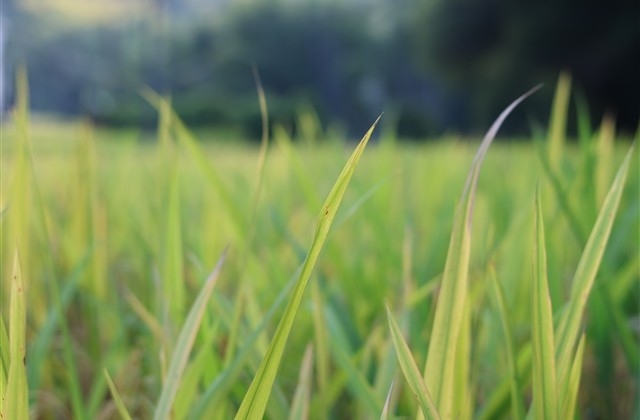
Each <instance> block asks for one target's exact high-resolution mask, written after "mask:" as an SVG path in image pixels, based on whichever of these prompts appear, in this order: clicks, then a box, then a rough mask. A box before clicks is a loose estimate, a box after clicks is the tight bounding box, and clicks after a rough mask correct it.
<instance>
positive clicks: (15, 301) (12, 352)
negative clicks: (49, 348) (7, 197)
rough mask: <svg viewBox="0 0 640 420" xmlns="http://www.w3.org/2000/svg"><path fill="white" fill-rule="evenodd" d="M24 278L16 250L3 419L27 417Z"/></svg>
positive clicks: (12, 279)
mask: <svg viewBox="0 0 640 420" xmlns="http://www.w3.org/2000/svg"><path fill="white" fill-rule="evenodd" d="M24 292H25V290H24V279H23V278H22V267H21V265H20V255H19V252H18V250H17V249H16V252H15V254H14V257H13V273H12V275H11V300H10V303H9V305H10V307H9V374H8V379H7V390H6V394H5V395H3V396H2V397H3V398H4V399H5V401H4V407H3V409H4V411H3V412H2V414H3V418H6V419H28V418H29V390H28V387H27V366H26V357H27V350H26V329H27V325H26V324H27V313H26V306H25V297H24Z"/></svg>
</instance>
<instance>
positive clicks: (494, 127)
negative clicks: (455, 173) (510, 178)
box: [461, 83, 544, 225]
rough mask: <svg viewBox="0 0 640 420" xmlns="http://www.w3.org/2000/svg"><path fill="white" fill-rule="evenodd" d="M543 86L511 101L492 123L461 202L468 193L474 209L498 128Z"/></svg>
mask: <svg viewBox="0 0 640 420" xmlns="http://www.w3.org/2000/svg"><path fill="white" fill-rule="evenodd" d="M543 86H544V85H543V84H542V83H540V84H538V85H536V86H535V87H533V88H531V89H529V90H528V91H527V92H525V93H524V94H522V95H521V96H520V97H519V98H517V99H516V100H515V101H513V102H511V104H509V106H508V107H506V108H505V109H504V110H503V111H502V112H501V113H500V115H499V116H498V118H496V120H495V121H494V122H493V124H491V127H490V128H489V130H488V131H487V133H486V134H485V136H484V138H483V139H482V142H481V143H480V146H479V147H478V151H477V152H476V154H475V156H474V158H473V162H472V163H471V170H470V171H469V175H468V176H467V181H466V183H465V187H464V193H463V194H462V198H461V202H464V201H465V200H466V197H467V195H470V197H471V208H472V209H473V202H474V198H475V185H476V183H477V181H478V174H479V172H480V165H481V164H482V161H483V160H484V157H485V155H486V154H487V150H489V146H491V143H492V142H493V140H494V139H495V137H496V134H498V130H500V127H501V126H502V124H503V123H504V121H505V120H506V119H507V117H508V116H509V114H511V112H512V111H513V110H514V109H515V108H516V107H517V106H518V105H520V103H521V102H522V101H524V100H525V99H527V98H528V97H529V96H531V95H533V94H534V93H536V92H537V91H539V90H540V89H542V87H543ZM472 214H473V211H470V212H469V218H468V220H467V223H468V224H469V225H471V215H472Z"/></svg>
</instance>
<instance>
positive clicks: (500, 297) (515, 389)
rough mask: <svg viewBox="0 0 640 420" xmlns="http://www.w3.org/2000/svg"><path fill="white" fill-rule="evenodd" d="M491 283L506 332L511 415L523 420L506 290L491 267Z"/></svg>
mask: <svg viewBox="0 0 640 420" xmlns="http://www.w3.org/2000/svg"><path fill="white" fill-rule="evenodd" d="M490 277H491V284H492V285H493V289H494V291H495V295H496V301H497V303H498V311H499V313H500V322H501V323H502V330H503V333H504V341H505V350H506V355H507V365H508V366H509V387H510V391H511V417H512V418H513V419H514V420H522V419H524V417H525V410H524V404H523V403H522V395H524V394H523V393H522V388H521V387H520V382H519V381H518V369H517V367H516V361H515V357H514V353H513V335H512V334H511V326H510V325H509V318H508V315H507V305H506V303H505V299H504V292H503V291H502V286H500V282H499V281H498V279H497V278H496V272H495V270H494V269H493V267H491V276H490Z"/></svg>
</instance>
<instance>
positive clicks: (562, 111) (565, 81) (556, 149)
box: [549, 73, 571, 170]
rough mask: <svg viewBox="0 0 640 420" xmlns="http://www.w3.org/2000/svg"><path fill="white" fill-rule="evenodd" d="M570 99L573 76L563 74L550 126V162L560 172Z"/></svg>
mask: <svg viewBox="0 0 640 420" xmlns="http://www.w3.org/2000/svg"><path fill="white" fill-rule="evenodd" d="M570 97H571V76H570V75H569V74H568V73H562V74H560V77H559V78H558V84H557V86H556V92H555V97H554V98H553V108H552V109H551V119H550V120H551V121H550V126H549V160H550V161H551V165H552V167H553V169H555V170H558V166H559V165H560V159H561V157H562V152H563V149H564V143H565V135H566V131H567V114H568V111H569V99H570Z"/></svg>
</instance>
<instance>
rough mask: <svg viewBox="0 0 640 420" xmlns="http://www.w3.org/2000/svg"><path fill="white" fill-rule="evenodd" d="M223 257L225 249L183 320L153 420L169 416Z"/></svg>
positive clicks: (161, 419)
mask: <svg viewBox="0 0 640 420" xmlns="http://www.w3.org/2000/svg"><path fill="white" fill-rule="evenodd" d="M225 257H226V250H225V251H224V252H223V253H222V256H221V257H220V259H219V260H218V263H217V264H216V267H215V268H214V270H213V272H212V273H211V274H210V275H209V277H208V278H207V280H206V281H205V283H204V285H203V286H202V289H201V290H200V293H199V294H198V297H197V298H196V301H195V302H194V304H193V306H192V307H191V310H190V311H189V315H188V316H187V319H186V321H185V322H184V325H183V327H182V330H181V331H180V335H179V336H178V341H177V342H176V347H175V350H174V353H173V356H172V357H171V363H170V364H169V371H168V372H167V380H166V382H165V385H164V387H163V388H162V392H161V394H160V399H159V400H158V405H157V407H156V411H155V414H154V416H153V418H154V420H164V419H167V418H169V416H170V413H171V406H172V405H173V399H174V398H175V396H176V393H177V392H178V386H179V385H180V379H181V378H182V374H183V372H184V369H185V367H186V365H187V360H188V358H189V354H190V353H191V348H192V347H193V342H194V341H195V339H196V334H197V332H198V327H199V326H200V322H201V321H202V316H203V315H204V310H205V308H206V304H207V302H208V301H209V297H210V296H211V293H212V292H213V287H214V286H215V285H216V281H217V280H218V277H219V275H220V271H221V269H222V264H223V263H224V261H225Z"/></svg>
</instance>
